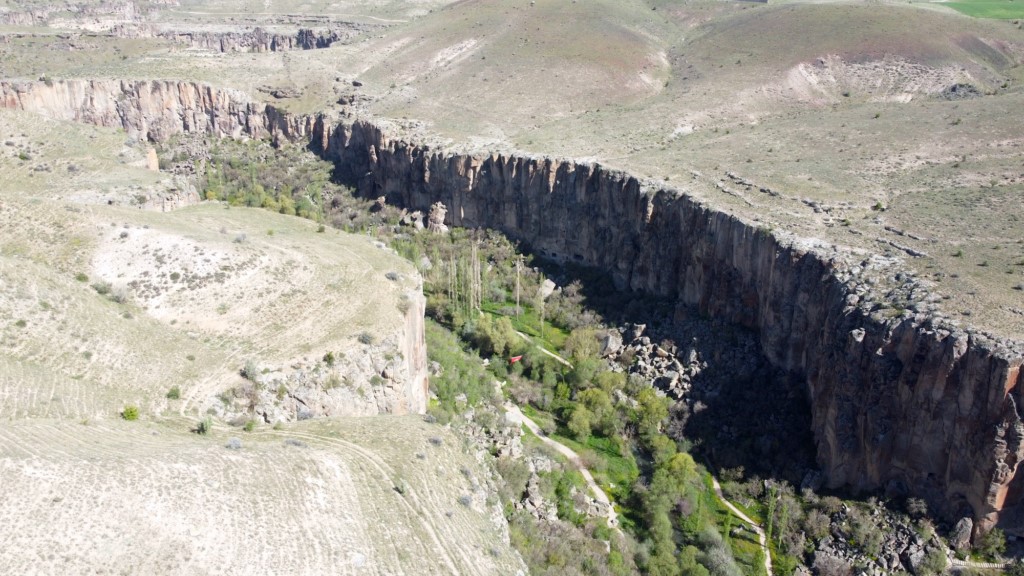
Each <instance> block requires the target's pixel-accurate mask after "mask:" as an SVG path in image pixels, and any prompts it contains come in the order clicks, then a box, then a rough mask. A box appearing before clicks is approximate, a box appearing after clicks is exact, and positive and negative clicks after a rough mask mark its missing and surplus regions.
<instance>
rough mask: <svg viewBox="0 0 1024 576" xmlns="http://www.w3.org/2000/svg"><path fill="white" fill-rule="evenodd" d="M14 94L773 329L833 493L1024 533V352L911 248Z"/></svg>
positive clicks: (618, 179)
mask: <svg viewBox="0 0 1024 576" xmlns="http://www.w3.org/2000/svg"><path fill="white" fill-rule="evenodd" d="M0 103H2V105H4V106H6V107H13V108H22V109H26V110H32V111H36V112H40V113H43V114H48V115H51V116H54V117H58V118H64V119H74V120H82V121H86V122H92V123H97V124H102V125H105V126H122V127H124V128H125V129H126V130H127V131H128V132H129V133H130V134H132V135H133V136H137V137H141V138H147V139H151V140H161V139H164V138H167V137H168V136H170V135H172V134H175V133H177V132H182V131H206V132H210V133H214V134H218V135H228V136H236V137H237V136H241V135H246V136H251V137H272V138H275V139H276V138H289V139H306V138H308V139H310V140H311V146H312V147H313V148H314V149H316V150H319V151H320V152H321V154H322V155H323V156H325V157H326V158H329V159H331V160H333V161H335V162H336V163H337V165H338V168H339V173H340V175H342V176H343V177H345V178H347V179H348V180H350V181H351V182H353V183H356V184H358V189H359V193H360V194H361V195H362V196H364V197H368V198H376V197H379V196H385V197H386V198H387V199H388V201H389V202H393V203H398V204H401V205H402V206H404V207H405V208H407V209H409V210H420V211H423V212H428V211H429V210H430V208H431V206H432V205H433V204H434V203H436V202H443V203H444V205H445V206H447V207H448V210H449V212H448V221H449V223H450V224H451V225H455V226H466V227H490V228H496V229H499V230H502V231H504V232H505V233H507V234H509V235H510V236H512V237H513V238H516V239H520V240H522V241H524V242H526V243H528V244H529V245H530V246H531V247H532V248H533V249H534V250H535V251H536V252H538V253H540V254H543V255H545V256H547V257H549V258H554V259H560V260H565V261H577V262H580V263H583V264H587V265H590V266H595V267H597V268H600V269H602V270H605V271H606V272H607V273H609V274H610V275H611V276H612V278H613V279H614V280H615V282H616V284H617V285H618V286H619V287H620V288H622V289H626V290H636V291H643V292H647V293H651V294H656V295H661V296H669V297H674V298H676V299H678V301H679V302H680V303H681V304H685V305H692V306H697V307H698V308H699V309H700V310H701V311H702V312H703V313H706V314H709V315H714V316H719V317H722V318H726V319H728V320H729V321H732V322H735V323H738V324H741V325H744V326H747V327H750V328H752V329H754V330H756V331H757V332H758V334H759V335H760V341H761V348H762V352H763V353H764V354H765V356H766V357H767V358H768V359H770V360H771V361H772V362H773V363H774V364H775V365H777V366H778V367H780V368H783V369H785V370H788V371H790V372H792V373H794V374H797V375H799V376H801V377H802V379H803V380H804V381H805V382H806V386H807V394H808V397H809V400H810V403H811V407H812V422H813V424H812V432H813V434H814V438H815V442H816V444H817V450H818V462H819V465H820V466H821V467H822V468H823V471H824V473H825V475H826V477H827V479H828V484H829V485H830V486H833V487H838V486H849V487H852V488H854V489H863V490H870V489H877V488H882V487H885V486H887V485H894V484H902V485H903V486H905V487H906V488H907V490H908V491H909V492H910V493H911V494H915V495H919V496H921V497H924V498H926V499H927V500H928V503H929V508H930V509H933V510H935V511H937V512H938V513H939V514H941V515H943V516H946V517H947V518H950V519H956V518H959V517H961V516H970V517H972V518H973V519H974V520H975V531H976V533H977V532H978V531H984V530H987V529H989V528H990V527H991V526H993V525H994V524H995V523H996V522H997V521H998V522H999V523H1000V525H1002V526H1003V527H1004V528H1005V529H1006V530H1008V531H1010V532H1014V533H1018V534H1024V506H1021V504H1022V501H1024V495H1022V491H1024V474H1021V475H1018V474H1017V465H1018V463H1019V461H1020V459H1021V457H1022V455H1024V447H1022V441H1021V440H1022V437H1024V424H1022V421H1021V418H1020V413H1019V410H1018V408H1017V406H1018V404H1019V403H1020V400H1021V395H1022V388H1024V386H1022V384H1024V377H1022V375H1021V364H1022V362H1024V345H1022V344H1021V343H1020V342H1014V341H1009V340H1006V339H1000V338H998V337H996V336H992V335H988V334H985V333H984V332H983V331H981V330H976V329H961V328H959V327H957V326H956V325H955V323H952V322H949V321H947V320H944V319H942V318H941V315H940V312H939V310H938V309H937V307H936V306H933V305H931V298H930V294H929V290H928V285H927V284H926V283H925V282H924V281H919V280H917V279H915V278H913V277H912V276H910V275H908V274H907V273H906V272H905V271H903V270H901V266H900V262H899V261H898V260H895V259H886V258H882V257H879V256H874V255H872V254H870V253H867V252H863V251H855V250H850V249H844V248H841V247H837V246H835V245H832V244H829V243H825V242H822V241H819V240H815V239H802V238H797V237H794V236H792V235H789V234H786V233H782V232H772V231H770V230H766V229H762V228H759V227H758V226H756V225H754V224H753V223H751V222H748V221H745V220H743V219H741V218H739V217H737V216H734V215H732V214H729V213H726V212H722V211H718V210H715V209H713V208H711V207H709V206H708V205H706V204H704V203H702V202H699V201H697V200H695V199H693V198H691V197H688V196H686V195H683V194H681V193H679V192H677V191H675V190H671V189H666V188H661V187H658V186H656V185H653V184H649V183H645V182H642V181H640V180H638V179H637V178H635V177H633V176H631V175H629V174H626V173H622V172H617V171H612V170H608V169H605V168H603V167H601V166H600V165H596V164H577V163H574V162H570V161H557V160H553V159H550V158H531V157H523V156H494V155H491V156H487V155H476V156H474V155H461V154H448V153H443V152H438V151H434V150H431V149H428V148H426V147H419V146H416V145H412V144H409V143H406V142H402V141H398V140H391V139H389V138H388V137H387V136H386V135H385V134H384V132H383V130H382V129H381V128H380V127H379V126H377V125H375V124H373V123H370V122H366V121H354V122H345V123H341V124H339V125H337V126H332V125H331V123H330V122H328V121H326V120H325V119H323V118H322V117H316V118H311V117H295V116H289V115H286V114H283V113H281V112H280V111H278V110H277V109H275V108H273V107H269V106H266V105H263V104H257V103H253V102H250V101H248V99H247V98H245V96H244V95H242V94H241V93H238V92H234V91H230V90H218V89H214V88H211V87H209V86H204V85H194V84H188V83H177V82H115V81H103V82H89V81H66V82H58V83H55V84H54V85H53V86H47V85H44V84H41V83H22V84H12V83H0Z"/></svg>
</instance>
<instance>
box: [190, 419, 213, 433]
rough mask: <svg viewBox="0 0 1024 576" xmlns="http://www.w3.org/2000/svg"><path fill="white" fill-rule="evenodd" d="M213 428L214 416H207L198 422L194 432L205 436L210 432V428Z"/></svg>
mask: <svg viewBox="0 0 1024 576" xmlns="http://www.w3.org/2000/svg"><path fill="white" fill-rule="evenodd" d="M212 429H213V418H210V417H209V416H207V417H206V418H203V419H202V420H200V421H199V422H198V423H196V429H195V430H194V432H195V433H196V434H200V435H203V436H205V435H207V434H209V433H210V430H212Z"/></svg>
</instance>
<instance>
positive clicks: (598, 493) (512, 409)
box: [505, 331, 772, 575]
mask: <svg viewBox="0 0 1024 576" xmlns="http://www.w3.org/2000/svg"><path fill="white" fill-rule="evenodd" d="M516 334H518V335H519V336H520V337H521V338H523V339H524V340H526V341H528V342H533V340H532V339H531V338H530V337H529V336H527V335H526V334H523V333H522V332H518V331H517V332H516ZM534 346H536V348H537V349H538V350H540V351H541V352H543V353H545V354H547V355H548V356H551V357H552V358H554V359H556V360H558V361H559V362H561V363H562V364H565V365H566V366H568V367H570V368H572V364H570V363H569V361H568V360H566V359H565V358H562V357H561V356H559V355H558V354H555V353H553V352H550V351H548V350H546V349H545V348H544V347H542V346H537V345H536V344H535V345H534ZM505 412H506V414H508V415H510V416H511V419H512V420H513V421H516V422H522V423H523V424H525V425H526V427H527V428H529V429H530V431H531V432H533V433H534V434H535V435H536V436H537V437H538V438H540V439H541V441H542V442H544V443H545V444H547V445H548V446H551V447H552V448H554V449H555V450H557V451H558V452H559V453H560V454H562V455H563V456H565V457H566V458H568V459H569V461H570V462H572V463H574V464H575V465H576V466H577V467H578V468H579V470H580V473H581V474H583V478H585V479H586V481H587V484H588V485H589V486H590V491H591V492H593V493H594V497H595V498H596V499H597V500H598V501H599V502H603V503H605V504H608V526H611V527H612V528H614V529H615V530H619V523H618V515H617V514H616V513H615V507H614V506H612V504H611V501H610V500H609V499H608V495H607V494H605V493H604V490H601V487H600V486H598V485H597V482H595V481H594V477H593V476H592V475H591V474H590V471H589V470H587V469H586V468H584V467H583V465H582V463H581V462H580V459H579V454H577V453H576V452H575V451H573V450H572V449H571V448H569V447H568V446H566V445H564V444H561V443H559V442H556V441H555V440H552V439H551V438H548V437H547V436H546V435H544V433H543V432H541V430H540V427H539V426H537V424H536V423H535V422H534V421H533V420H530V418H529V417H527V416H526V415H525V414H523V412H522V410H520V409H519V406H516V405H515V404H513V403H511V402H506V403H505ZM711 485H712V486H713V487H714V489H715V496H718V499H719V500H721V501H722V502H723V503H724V504H725V506H726V507H727V508H728V509H729V510H730V511H731V512H732V513H733V514H735V515H736V516H738V517H739V518H740V520H743V521H744V522H746V523H747V524H749V525H750V528H751V529H752V530H753V531H754V532H755V533H756V534H757V541H758V544H760V545H761V550H762V551H763V552H764V569H765V570H766V572H765V573H766V574H769V575H770V574H771V573H772V555H771V552H770V551H769V550H768V539H767V537H766V536H765V533H764V529H763V528H761V525H760V524H758V523H757V522H754V521H753V520H752V519H751V518H750V517H749V516H747V515H746V514H744V513H743V512H742V511H741V510H740V509H739V508H737V507H736V506H734V505H733V503H732V502H729V501H728V500H726V499H725V496H724V495H723V494H722V486H721V485H720V484H719V483H718V479H717V478H715V477H714V476H713V475H712V476H711ZM619 532H620V533H621V530H619Z"/></svg>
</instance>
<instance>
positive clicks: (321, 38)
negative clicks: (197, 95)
mask: <svg viewBox="0 0 1024 576" xmlns="http://www.w3.org/2000/svg"><path fill="white" fill-rule="evenodd" d="M358 31H359V27H358V26H356V25H353V26H352V28H351V29H350V30H348V31H346V32H345V33H342V32H340V31H338V30H328V31H322V32H315V31H313V30H310V29H308V28H303V29H300V30H299V31H298V32H297V33H295V34H275V33H272V32H268V31H267V30H264V29H262V28H256V29H255V30H252V31H250V32H159V33H156V34H153V35H154V36H159V37H161V38H166V39H168V40H171V41H174V42H177V43H179V44H185V45H188V46H189V47H191V48H201V49H204V50H215V51H217V52H286V51H289V50H315V49H319V48H330V46H331V44H333V43H335V42H337V41H339V40H342V39H343V38H344V37H346V36H351V35H353V34H355V33H357V32H358Z"/></svg>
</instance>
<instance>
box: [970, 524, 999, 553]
mask: <svg viewBox="0 0 1024 576" xmlns="http://www.w3.org/2000/svg"><path fill="white" fill-rule="evenodd" d="M975 549H976V550H977V551H978V552H980V553H981V554H982V555H984V556H986V557H988V558H998V557H999V556H1000V555H1002V553H1003V552H1005V551H1006V534H1004V533H1003V531H1002V530H1000V529H999V528H993V529H992V530H991V531H989V533H988V534H985V535H984V536H982V537H981V540H980V541H979V542H978V544H977V546H975Z"/></svg>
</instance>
